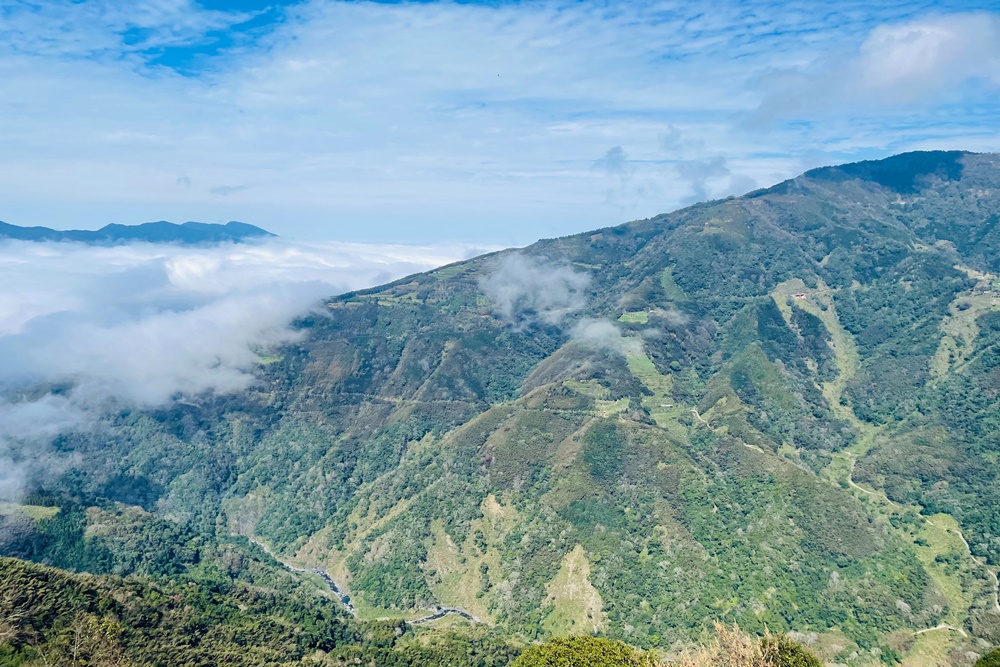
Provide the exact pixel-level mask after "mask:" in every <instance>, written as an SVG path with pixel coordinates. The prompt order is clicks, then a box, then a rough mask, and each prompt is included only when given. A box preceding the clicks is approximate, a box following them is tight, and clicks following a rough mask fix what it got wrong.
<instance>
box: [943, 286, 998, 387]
mask: <svg viewBox="0 0 1000 667" xmlns="http://www.w3.org/2000/svg"><path fill="white" fill-rule="evenodd" d="M979 291H980V290H979V288H977V289H976V290H975V292H979ZM975 292H974V293H973V294H962V295H959V296H957V297H956V298H955V300H954V301H952V302H951V305H950V306H948V316H947V317H946V318H944V320H943V321H942V322H941V332H942V334H943V335H942V336H941V342H940V344H939V345H938V349H937V351H936V352H935V354H934V359H933V360H932V361H931V375H932V376H933V377H935V378H939V377H943V376H945V375H947V374H948V373H949V372H952V371H954V370H957V369H960V368H961V367H962V366H964V365H965V364H967V363H968V362H969V361H970V360H971V358H972V354H973V352H974V351H975V349H976V345H975V341H976V337H977V336H978V335H979V325H977V324H976V320H977V319H978V318H979V316H980V315H982V314H983V313H985V312H987V311H990V310H993V309H994V308H996V307H997V294H996V293H994V292H993V291H992V290H989V291H986V292H983V293H975Z"/></svg>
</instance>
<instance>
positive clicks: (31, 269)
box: [0, 239, 484, 500]
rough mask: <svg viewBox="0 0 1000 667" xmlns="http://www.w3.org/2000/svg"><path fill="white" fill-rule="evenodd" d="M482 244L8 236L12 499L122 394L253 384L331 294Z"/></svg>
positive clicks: (2, 246) (0, 455)
mask: <svg viewBox="0 0 1000 667" xmlns="http://www.w3.org/2000/svg"><path fill="white" fill-rule="evenodd" d="M483 250H484V249H482V248H473V247H470V246H464V245H458V244H455V245H439V246H433V247H431V246H424V247H420V246H401V245H375V244H357V243H311V244H306V243H299V242H294V241H288V240H283V239H273V240H268V241H264V242H260V243H253V244H226V245H219V246H214V247H205V248H202V247H198V248H193V247H183V246H172V245H156V244H148V243H139V244H134V245H125V246H117V247H96V246H88V245H84V244H78V243H34V242H20V241H7V242H0V276H2V277H3V285H2V287H3V288H2V289H0V500H10V499H13V498H16V497H17V496H18V494H19V493H21V492H22V490H23V487H24V484H25V482H26V479H27V477H28V475H29V471H30V470H32V469H37V468H39V467H42V468H44V467H46V465H40V464H44V461H43V459H45V457H46V456H49V454H48V453H47V452H48V448H47V445H48V443H50V442H51V440H52V438H54V437H55V436H57V435H58V434H60V433H64V432H66V431H68V430H72V429H76V428H85V427H87V425H88V424H91V423H93V421H94V420H95V419H98V418H99V415H100V413H101V411H102V409H103V407H105V406H106V405H107V404H108V403H109V402H110V401H114V402H117V403H119V404H122V403H124V404H127V405H130V406H134V407H137V408H151V407H157V406H163V405H168V404H170V403H171V402H173V401H180V400H184V401H189V400H195V399H196V398H197V397H199V396H202V395H205V394H206V393H226V392H233V391H238V390H241V389H244V388H246V387H247V386H248V385H249V384H250V383H252V382H253V381H254V375H253V369H254V367H255V365H256V364H257V363H258V361H259V359H260V358H261V356H262V355H266V354H267V353H268V352H269V351H271V350H273V349H274V348H276V347H278V346H280V345H282V344H285V343H290V342H293V341H295V340H297V339H298V338H299V337H300V336H301V335H302V334H301V332H300V331H298V330H297V329H296V327H295V326H294V323H295V321H296V319H298V318H299V317H301V316H303V315H305V314H307V313H309V312H310V311H312V310H314V309H316V308H317V306H318V305H319V303H320V301H321V299H323V298H324V297H328V296H332V295H335V294H339V293H343V292H345V291H349V290H354V289H360V288H364V287H370V286H373V285H377V284H381V283H385V282H388V281H391V280H394V279H396V278H400V277H403V276H406V275H409V274H411V273H416V272H420V271H426V270H428V269H431V268H434V267H436V266H441V265H443V264H447V263H450V262H454V261H457V260H460V259H464V258H466V257H470V256H473V255H475V254H479V253H480V252H482V251H483Z"/></svg>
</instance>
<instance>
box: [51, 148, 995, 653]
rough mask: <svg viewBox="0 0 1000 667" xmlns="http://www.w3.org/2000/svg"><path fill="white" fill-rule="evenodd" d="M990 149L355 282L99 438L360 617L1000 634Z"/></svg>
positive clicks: (122, 461) (202, 514)
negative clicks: (204, 381) (458, 614)
mask: <svg viewBox="0 0 1000 667" xmlns="http://www.w3.org/2000/svg"><path fill="white" fill-rule="evenodd" d="M997 160H998V158H997V156H994V155H971V154H962V153H916V154H906V155H902V156H897V157H895V158H890V159H889V160H884V161H880V162H875V163H860V164H857V165H847V166H844V167H840V168H829V169H823V170H816V171H814V172H809V173H807V174H806V175H804V176H801V177H799V178H797V179H794V180H792V181H788V182H786V183H783V184H781V185H778V186H776V187H774V188H771V189H769V190H764V191H759V192H755V193H751V194H750V195H747V196H745V197H741V198H732V199H728V200H724V201H717V202H709V203H705V204H699V205H697V206H694V207H690V208H688V209H684V210H682V211H678V212H676V213H672V214H668V215H664V216H659V217H657V218H654V219H650V220H645V221H638V222H634V223H629V224H627V225H622V226H620V227H614V228H608V229H603V230H598V231H595V232H588V233H586V234H581V235H577V236H573V237H568V238H563V239H555V240H547V241H542V242H539V243H537V244H535V245H533V246H531V247H529V248H527V249H524V250H522V251H516V252H515V251H508V252H505V253H499V254H497V255H492V256H486V257H482V258H477V259H474V260H470V261H468V262H464V263H460V264H456V265H453V266H450V267H445V268H443V269H439V270H438V271H435V272H430V273H427V274H421V275H417V276H412V277H410V278H407V279H404V280H402V281H399V282H397V283H394V284H392V285H389V286H386V287H383V288H377V289H374V290H368V291H365V292H361V293H354V294H348V295H344V296H342V297H339V298H336V299H332V300H330V301H329V302H328V303H327V304H325V306H324V310H325V312H324V313H321V314H317V315H313V316H310V317H309V318H307V319H306V320H304V321H303V322H302V326H303V328H304V331H305V338H304V339H303V341H302V342H301V343H299V344H297V345H295V346H292V347H289V348H287V349H285V350H282V351H281V352H280V354H279V355H275V356H274V357H272V358H270V359H269V363H268V364H267V365H263V366H262V367H261V368H260V370H259V375H260V378H261V380H260V383H259V384H258V385H257V386H256V387H254V388H253V389H252V390H250V391H248V392H247V393H246V394H243V395H240V396H236V397H230V398H226V399H219V400H216V401H214V402H209V403H206V404H204V405H201V406H181V407H178V408H177V409H175V410H173V411H170V412H165V413H161V414H156V415H139V414H128V415H122V416H121V417H120V418H119V421H118V424H117V430H116V434H115V435H114V436H113V437H111V438H103V439H100V440H99V441H98V439H97V438H96V437H92V436H87V437H82V436H81V437H79V438H77V439H76V440H75V441H74V442H73V443H72V446H73V447H76V448H78V449H80V450H81V451H83V452H87V453H88V454H89V455H94V456H98V457H99V459H100V460H99V461H95V463H94V464H93V466H94V471H95V472H93V473H92V475H93V479H94V480H96V479H98V478H99V477H100V476H101V475H104V476H105V477H106V476H107V475H109V474H111V472H114V473H115V474H121V475H124V476H125V477H126V478H127V479H130V480H135V482H134V483H135V484H136V485H138V486H141V488H143V489H145V490H146V491H147V494H146V495H145V496H143V498H145V499H146V501H147V506H148V508H149V509H151V510H155V512H157V513H159V514H161V515H163V517H164V518H166V519H168V520H169V521H175V522H182V523H185V524H186V525H190V526H193V530H196V531H203V532H209V533H218V534H230V533H232V534H242V535H246V536H249V537H252V538H254V539H257V540H259V541H261V542H263V543H266V544H268V545H269V546H270V547H271V548H272V549H273V550H274V551H275V552H276V553H280V554H282V556H283V557H284V558H286V559H289V560H294V561H295V562H297V563H301V564H312V565H316V566H320V567H323V568H324V569H326V570H327V571H328V572H330V573H331V574H332V575H333V576H334V577H335V578H337V580H338V582H339V583H340V584H341V585H342V586H344V587H345V588H346V589H347V590H348V591H349V592H350V594H351V596H352V599H353V601H354V603H355V604H356V607H357V609H358V611H359V613H360V614H361V615H362V617H369V618H371V617H382V616H400V617H414V616H419V615H421V614H422V613H424V612H422V611H420V610H426V609H433V608H435V607H436V606H439V605H441V606H453V607H459V608H462V609H465V610H467V611H468V612H469V613H471V614H473V615H475V616H476V617H477V618H479V619H481V620H483V621H485V622H487V623H493V624H498V625H500V626H503V627H506V628H510V629H513V630H515V631H517V632H519V633H522V634H523V635H525V636H528V637H533V636H536V635H540V634H547V633H551V634H565V633H573V632H592V631H599V632H604V633H607V634H609V635H612V636H616V637H621V638H623V639H626V640H627V641H629V642H631V643H634V644H638V645H643V646H654V645H667V644H670V643H672V642H674V641H679V640H682V639H684V638H689V637H694V636H697V635H698V634H699V633H700V632H701V631H702V630H704V629H705V628H707V627H709V625H710V623H711V622H712V621H713V620H716V619H718V620H721V621H723V622H738V623H739V624H740V625H741V627H745V628H748V629H751V630H757V629H760V630H762V629H763V628H764V627H770V628H771V629H773V630H795V631H798V632H802V633H804V636H806V637H807V638H808V639H809V641H811V642H813V644H814V646H815V647H816V650H817V651H818V652H820V653H821V654H823V655H824V657H825V658H827V659H829V660H836V661H839V662H852V663H857V664H862V663H864V662H865V660H867V659H869V658H871V657H872V656H874V655H878V654H880V652H881V654H882V655H884V656H898V657H900V658H902V659H904V660H909V661H911V663H912V664H933V661H939V662H942V664H946V663H947V662H948V661H949V660H950V659H951V658H949V655H950V654H951V653H950V652H954V653H955V654H956V655H959V654H961V653H962V652H963V651H965V650H974V649H975V648H976V646H977V645H976V641H977V637H979V638H993V640H996V639H1000V610H998V609H997V608H996V602H997V601H996V591H995V586H996V579H995V570H996V566H997V564H998V563H1000V538H998V535H1000V509H998V508H1000V497H998V495H997V494H998V493H1000V480H998V479H997V471H998V470H1000V467H998V459H997V457H998V455H1000V448H998V445H997V442H998V438H997V435H996V434H997V433H998V432H1000V431H998V430H997V428H996V426H995V422H996V420H997V416H996V415H997V414H1000V412H998V410H997V408H998V407H1000V406H997V398H998V389H1000V384H998V383H1000V371H997V370H996V369H997V366H998V365H1000V355H998V354H997V344H998V343H1000V338H998V336H1000V315H998V314H997V313H996V312H995V308H994V305H995V302H994V297H993V294H994V289H995V288H996V286H995V283H994V280H995V278H994V275H993V274H994V273H995V272H997V271H1000V256H998V255H997V253H996V252H994V251H993V250H992V249H993V248H997V247H1000V245H998V244H1000V229H997V222H998V220H1000V217H998V216H1000V164H998V163H997ZM515 256H516V259H510V258H511V257H515ZM67 446H69V445H67ZM98 452H99V454H98ZM79 484H80V485H81V487H82V489H83V491H82V492H81V493H86V492H92V493H98V490H99V489H100V488H104V487H99V485H98V483H97V482H96V481H94V482H88V481H84V482H80V483H79ZM88 484H89V485H90V486H88ZM119 486H121V485H119ZM103 493H105V494H106V495H107V493H108V492H107V491H106V490H105V491H103ZM886 493H888V496H887V495H886ZM117 499H118V500H122V498H117ZM133 503H134V501H133ZM886 659H889V658H888V657H887V658H886Z"/></svg>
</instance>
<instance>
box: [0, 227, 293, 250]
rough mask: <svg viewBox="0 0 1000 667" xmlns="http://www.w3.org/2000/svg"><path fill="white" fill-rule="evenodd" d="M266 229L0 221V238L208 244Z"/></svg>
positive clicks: (255, 234)
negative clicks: (66, 226)
mask: <svg viewBox="0 0 1000 667" xmlns="http://www.w3.org/2000/svg"><path fill="white" fill-rule="evenodd" d="M272 236H274V234H272V233H271V232H269V231H266V230H263V229H261V228H260V227H254V226H253V225H248V224H246V223H243V222H227V223H226V224H224V225H216V224H209V223H204V222H185V223H184V224H182V225H178V224H175V223H173V222H164V221H160V222H146V223H143V224H141V225H106V226H104V227H101V228H100V229H98V230H97V231H90V230H83V229H70V230H67V231H60V230H58V229H49V228H48V227H18V226H17V225H10V224H7V223H6V222H0V239H5V238H6V239H17V240H20V241H76V242H78V243H88V244H90V245H124V244H127V243H136V242H143V241H145V242H147V243H174V244H179V245H208V244H214V243H225V242H231V243H240V242H242V241H248V240H251V239H263V238H268V237H272Z"/></svg>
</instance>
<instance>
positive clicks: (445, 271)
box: [431, 263, 469, 280]
mask: <svg viewBox="0 0 1000 667" xmlns="http://www.w3.org/2000/svg"><path fill="white" fill-rule="evenodd" d="M468 270H469V265H468V264H465V263H461V264H452V265H451V266H444V267H441V268H440V269H438V270H437V271H432V272H431V275H432V276H434V277H435V278H437V279H438V280H448V279H449V278H454V277H455V276H460V275H462V274H463V273H465V272H466V271H468Z"/></svg>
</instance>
